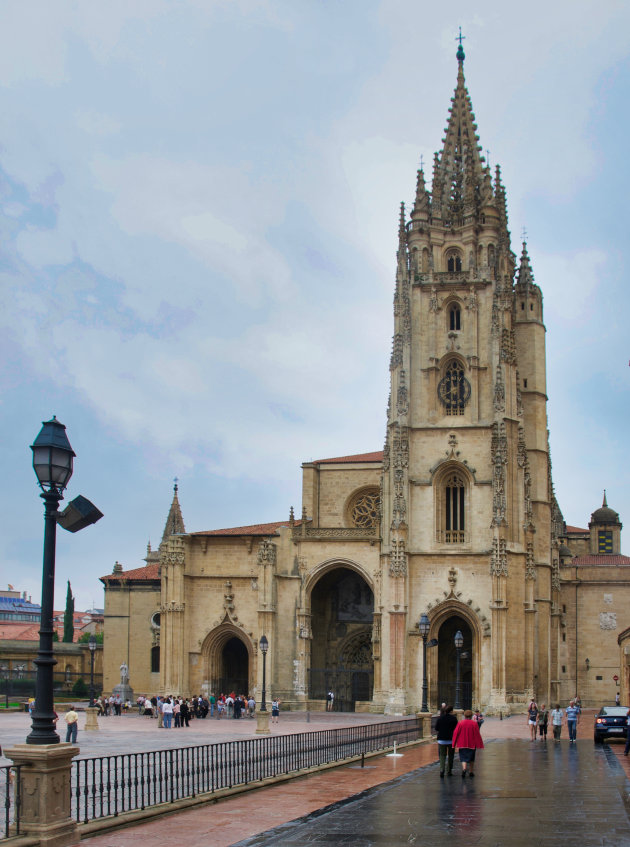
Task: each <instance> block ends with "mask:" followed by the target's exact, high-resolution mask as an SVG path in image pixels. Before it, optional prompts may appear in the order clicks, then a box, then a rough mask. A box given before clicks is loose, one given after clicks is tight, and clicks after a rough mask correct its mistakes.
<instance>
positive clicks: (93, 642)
mask: <svg viewBox="0 0 630 847" xmlns="http://www.w3.org/2000/svg"><path fill="white" fill-rule="evenodd" d="M88 647H89V648H90V708H91V709H93V708H94V651H95V650H96V636H95V635H94V633H92V634H91V635H90V637H89V638H88Z"/></svg>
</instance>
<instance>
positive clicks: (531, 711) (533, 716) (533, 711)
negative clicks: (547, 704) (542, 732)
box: [527, 700, 538, 741]
mask: <svg viewBox="0 0 630 847" xmlns="http://www.w3.org/2000/svg"><path fill="white" fill-rule="evenodd" d="M537 718H538V706H537V705H536V701H535V700H530V702H529V706H528V707H527V723H528V725H529V736H530V738H531V740H532V741H535V740H536V720H537Z"/></svg>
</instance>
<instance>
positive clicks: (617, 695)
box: [615, 692, 621, 706]
mask: <svg viewBox="0 0 630 847" xmlns="http://www.w3.org/2000/svg"><path fill="white" fill-rule="evenodd" d="M620 705H621V698H620V697H619V692H617V693H616V694H615V706H620Z"/></svg>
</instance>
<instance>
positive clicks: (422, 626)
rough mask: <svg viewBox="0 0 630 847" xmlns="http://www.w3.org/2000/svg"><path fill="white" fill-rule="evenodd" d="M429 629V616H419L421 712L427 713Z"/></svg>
mask: <svg viewBox="0 0 630 847" xmlns="http://www.w3.org/2000/svg"><path fill="white" fill-rule="evenodd" d="M430 628H431V624H430V622H429V616H428V615H426V614H423V615H421V616H420V620H419V621H418V630H419V632H420V635H421V636H422V707H421V711H422V712H428V711H429V705H428V703H427V638H428V637H429V629H430Z"/></svg>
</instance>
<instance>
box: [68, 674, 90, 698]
mask: <svg viewBox="0 0 630 847" xmlns="http://www.w3.org/2000/svg"><path fill="white" fill-rule="evenodd" d="M72 693H73V694H76V695H77V697H87V695H88V693H89V689H88V687H87V685H86V684H85V682H84V681H83V677H82V676H80V677H79V678H78V679H77V681H76V682H75V683H74V685H73V686H72Z"/></svg>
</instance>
